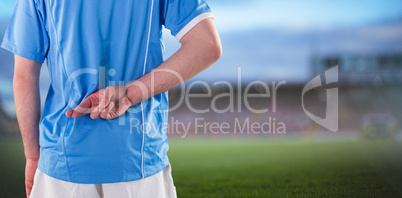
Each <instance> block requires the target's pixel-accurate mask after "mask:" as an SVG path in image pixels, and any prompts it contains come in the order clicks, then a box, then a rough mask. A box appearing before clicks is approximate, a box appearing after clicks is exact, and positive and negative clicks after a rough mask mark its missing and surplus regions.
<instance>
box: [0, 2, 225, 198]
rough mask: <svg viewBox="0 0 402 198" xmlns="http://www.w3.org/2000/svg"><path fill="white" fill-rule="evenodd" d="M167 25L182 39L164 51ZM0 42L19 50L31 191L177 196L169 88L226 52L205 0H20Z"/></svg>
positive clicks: (17, 78)
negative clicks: (42, 95)
mask: <svg viewBox="0 0 402 198" xmlns="http://www.w3.org/2000/svg"><path fill="white" fill-rule="evenodd" d="M163 26H164V27H166V28H167V29H169V30H171V33H172V34H173V35H174V36H175V37H176V38H177V40H178V41H179V42H180V43H181V47H180V49H179V50H178V51H177V52H176V53H175V54H174V55H173V56H171V57H170V58H169V59H167V60H166V61H164V59H163V54H164V47H163V39H162V27H163ZM1 46H2V47H3V48H5V49H7V50H9V51H11V52H13V53H14V54H15V70H14V81H13V84H14V97H15V104H16V113H17V118H18V122H19V125H20V129H21V133H22V137H23V142H24V150H25V157H26V169H25V176H26V181H25V185H26V191H27V196H28V197H33V198H36V197H41V198H46V197H51V198H54V197H175V196H176V193H175V188H174V185H173V180H172V178H171V169H170V168H171V167H170V165H169V160H168V157H167V154H166V153H167V151H168V148H169V145H168V141H167V136H166V127H165V124H166V123H167V110H168V97H167V90H169V89H170V88H173V87H175V86H177V85H179V84H180V83H182V82H183V81H186V80H188V79H190V78H191V77H193V76H195V75H196V74H198V73H199V72H201V71H203V70H204V69H206V68H207V67H209V66H211V65H212V64H213V63H214V62H215V61H217V60H218V59H219V58H220V56H221V53H222V52H221V51H222V49H221V44H220V39H219V36H218V33H217V31H216V28H215V26H214V23H213V16H212V13H211V10H210V8H209V6H208V5H207V4H206V2H205V1H204V0H128V1H122V0H120V1H118V0H115V1H110V0H96V1H94V0H86V1H83V0H73V1H65V0H52V1H48V0H17V5H16V8H15V11H14V14H13V16H12V18H11V21H10V24H9V27H8V29H7V31H6V33H5V36H4V39H3V42H2V44H1ZM45 60H46V62H47V66H48V70H49V73H50V77H51V85H50V87H49V91H48V94H47V98H46V103H45V106H44V110H43V114H42V116H40V103H39V87H38V81H39V71H40V68H41V65H42V63H43V62H44V61H45ZM150 125H152V127H148V126H150Z"/></svg>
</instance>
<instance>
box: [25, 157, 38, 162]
mask: <svg viewBox="0 0 402 198" xmlns="http://www.w3.org/2000/svg"><path fill="white" fill-rule="evenodd" d="M25 158H26V161H31V162H36V161H39V156H25Z"/></svg>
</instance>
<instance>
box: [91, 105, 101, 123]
mask: <svg viewBox="0 0 402 198" xmlns="http://www.w3.org/2000/svg"><path fill="white" fill-rule="evenodd" d="M100 114H101V112H100V111H99V106H97V107H96V108H95V109H94V110H93V111H92V112H91V115H90V116H91V118H92V119H94V120H95V119H98V118H100Z"/></svg>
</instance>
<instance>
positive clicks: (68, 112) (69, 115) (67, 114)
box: [66, 109, 74, 118]
mask: <svg viewBox="0 0 402 198" xmlns="http://www.w3.org/2000/svg"><path fill="white" fill-rule="evenodd" d="M73 112H74V110H73V109H70V110H68V111H66V116H67V117H69V118H71V117H72V116H73Z"/></svg>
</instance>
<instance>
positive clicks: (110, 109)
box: [101, 102, 116, 119]
mask: <svg viewBox="0 0 402 198" xmlns="http://www.w3.org/2000/svg"><path fill="white" fill-rule="evenodd" d="M114 111H115V103H114V102H111V103H110V104H109V106H107V107H106V108H105V109H104V110H103V111H102V113H101V117H102V118H103V119H113V118H115V115H116V114H115V113H114Z"/></svg>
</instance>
